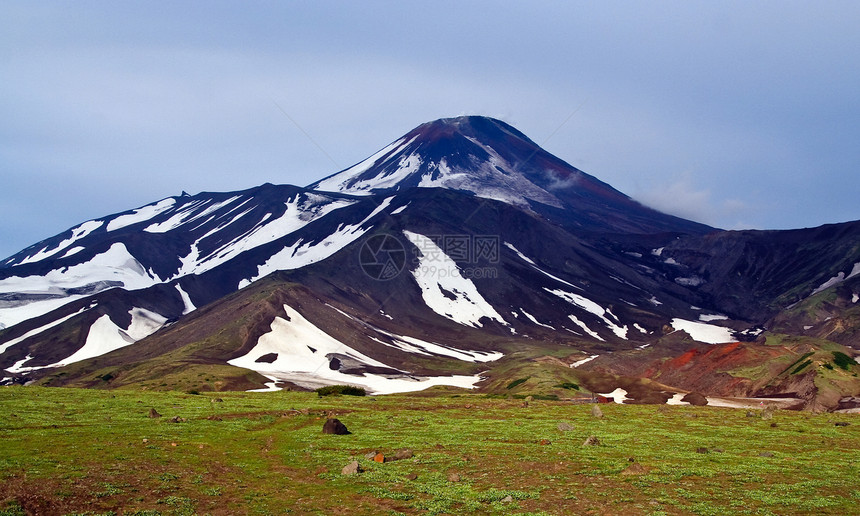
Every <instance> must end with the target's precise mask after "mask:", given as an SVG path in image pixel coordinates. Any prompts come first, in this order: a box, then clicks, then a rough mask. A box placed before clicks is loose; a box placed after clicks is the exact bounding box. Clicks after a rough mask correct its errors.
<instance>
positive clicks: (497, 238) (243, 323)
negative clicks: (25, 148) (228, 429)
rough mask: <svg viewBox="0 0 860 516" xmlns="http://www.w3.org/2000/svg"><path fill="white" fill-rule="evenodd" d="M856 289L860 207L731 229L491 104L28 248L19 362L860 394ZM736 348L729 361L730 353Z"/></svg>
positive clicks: (648, 393)
mask: <svg viewBox="0 0 860 516" xmlns="http://www.w3.org/2000/svg"><path fill="white" fill-rule="evenodd" d="M858 299H860V222H851V223H844V224H835V225H827V226H822V227H819V228H812V229H799V230H792V231H723V230H720V229H717V228H712V227H709V226H707V225H704V224H699V223H697V222H694V221H688V220H684V219H681V218H678V217H675V216H671V215H667V214H664V213H661V212H658V211H656V210H653V209H651V208H648V207H647V206H644V205H642V204H640V203H638V202H636V201H635V200H633V199H631V198H630V197H628V196H627V195H625V194H623V193H621V192H619V191H618V190H616V189H614V188H613V187H611V186H610V185H608V184H606V183H604V182H602V181H600V180H599V179H597V178H595V177H593V176H591V175H588V174H586V173H585V172H582V171H580V170H578V169H577V168H575V167H573V166H571V165H569V164H567V163H565V162H564V161H563V160H561V159H559V158H557V157H555V156H553V155H551V154H549V153H548V152H546V151H545V150H543V149H541V148H540V146H538V145H537V144H535V143H534V142H533V141H532V140H530V139H529V138H528V137H526V136H525V135H524V134H522V133H521V132H519V131H518V130H516V129H515V128H513V127H511V126H510V125H508V124H506V123H504V122H502V121H499V120H495V119H492V118H486V117H478V116H469V117H458V118H446V119H440V120H436V121H433V122H428V123H425V124H422V125H420V126H418V127H416V128H415V129H413V130H412V131H410V132H409V133H407V134H406V135H404V136H403V137H401V138H399V139H397V140H396V141H394V142H393V143H391V144H389V145H387V146H386V147H384V148H383V149H382V150H380V151H379V152H377V153H375V154H373V155H372V156H370V157H369V158H367V159H365V160H363V161H361V162H360V163H358V164H356V165H354V166H352V167H349V168H347V169H345V170H343V171H340V172H337V173H335V174H333V175H331V176H329V177H326V178H324V179H321V180H320V181H317V182H315V183H313V184H311V185H309V186H307V187H297V186H291V185H273V184H264V185H261V186H258V187H255V188H251V189H248V190H244V191H239V192H227V193H209V192H203V193H199V194H196V195H188V194H183V195H179V196H176V197H169V198H166V199H162V200H158V201H156V202H153V203H151V204H148V205H146V206H142V207H139V208H135V209H130V210H127V211H125V212H121V213H117V214H112V215H107V216H105V217H101V218H99V219H94V220H90V221H85V222H83V223H80V224H78V225H76V226H74V227H72V228H71V229H69V230H68V231H66V232H64V233H62V234H59V235H57V236H55V237H52V238H49V239H47V240H44V241H42V242H39V243H36V244H34V245H32V246H30V247H28V248H26V249H24V250H22V251H21V252H19V253H16V254H15V255H13V256H11V257H9V258H6V259H5V260H3V261H2V262H0V368H2V369H3V370H4V373H3V375H2V376H3V382H5V383H27V384H30V383H37V384H41V385H77V386H89V387H100V388H110V387H124V386H137V387H145V388H176V389H196V390H219V389H250V388H268V389H279V388H296V389H301V388H315V387H318V386H322V385H330V384H336V383H343V384H352V385H358V386H363V387H365V388H367V389H368V390H370V391H372V392H374V393H388V392H404V391H414V390H420V389H425V388H427V387H431V386H441V385H448V386H455V387H462V388H477V389H481V390H484V391H486V392H521V391H522V392H527V393H534V394H547V395H553V396H564V395H568V394H570V393H569V392H567V391H566V390H565V388H564V387H559V386H564V385H568V386H569V385H576V386H577V389H580V388H582V389H586V390H590V391H591V392H592V393H600V392H609V391H613V390H614V389H621V388H622V386H625V387H624V390H625V392H627V393H628V394H629V399H628V401H629V402H644V401H654V400H658V401H660V400H662V401H666V400H667V399H670V398H673V396H675V395H676V394H679V393H683V392H686V391H689V390H696V391H699V392H703V393H704V394H706V395H711V396H737V395H743V396H756V395H759V394H769V395H772V394H787V395H792V396H796V397H797V398H798V399H800V400H801V401H802V402H803V404H805V406H814V407H824V408H835V407H836V406H838V405H839V403H843V404H844V399H847V398H850V397H852V396H857V395H860V391H859V390H858V381H857V379H856V378H857V377H856V374H857V373H858V372H860V371H858V366H857V365H855V363H854V362H853V361H852V357H854V356H855V355H857V352H856V351H855V349H854V347H855V346H860V341H858V334H857V331H856V328H857V327H858V324H860V303H858ZM727 344H737V346H735V347H731V348H726V349H730V351H731V353H733V355H731V357H732V359H731V360H730V359H728V358H724V355H725V356H728V354H729V352H726V353H722V354H720V353H716V354H715V353H713V352H708V348H707V346H720V345H727ZM702 346H704V348H703V347H702ZM679 357H682V359H681V358H679ZM715 357H718V358H719V360H716V359H715ZM799 357H805V358H803V359H802V360H800V361H798V360H797V359H798V358H799ZM842 357H848V360H847V361H846V360H845V359H844V358H842ZM762 360H764V361H766V362H767V363H768V364H770V365H769V366H768V367H759V368H756V366H757V365H759V363H760V362H761V361H762ZM807 361H808V362H809V363H806V362H807ZM795 362H797V363H795ZM673 364H676V365H677V364H681V365H677V366H673ZM792 364H794V365H793V366H792ZM801 364H804V366H803V367H802V368H799V366H800V365H801ZM745 375H746V376H745ZM523 379H524V380H523ZM738 379H740V380H738ZM519 380H523V381H522V382H519ZM663 381H666V382H668V384H667V383H661V382H663ZM517 382H519V383H517ZM512 384H513V385H515V386H516V387H511V388H510V389H514V390H513V391H511V390H510V389H508V386H509V385H512ZM523 389H525V390H523Z"/></svg>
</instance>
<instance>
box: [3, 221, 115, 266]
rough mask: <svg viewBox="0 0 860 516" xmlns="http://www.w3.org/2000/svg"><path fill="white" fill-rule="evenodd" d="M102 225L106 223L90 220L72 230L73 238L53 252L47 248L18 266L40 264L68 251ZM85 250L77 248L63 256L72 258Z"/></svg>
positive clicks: (65, 241) (60, 244)
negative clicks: (39, 262)
mask: <svg viewBox="0 0 860 516" xmlns="http://www.w3.org/2000/svg"><path fill="white" fill-rule="evenodd" d="M102 224H104V222H103V221H101V220H90V221H87V222H84V223H83V224H81V225H80V226H78V227H76V228H74V229H72V230H71V231H72V236H70V237H69V238H67V239H66V240H63V241H62V242H60V243H59V244H58V245H57V247H55V248H53V249H51V250H48V247H45V248H44V249H42V250H41V251H39V252H37V253H36V254H34V255H32V256H28V257H26V258H24V259H23V260H21V261H20V262H18V263H17V264H16V265H23V264H25V263H34V262H38V261H40V260H44V259H45V258H50V257H51V256H54V255H56V254H58V253H59V252H60V251H63V250H65V249H68V248H69V246H71V245H72V244H74V243H75V242H77V241H78V240H80V239H82V238H84V237H85V236H87V235H89V234H90V233H92V232H93V231H95V230H97V229H98V228H100V227H102ZM83 249H84V248H83V247H75V248H73V249H70V250H69V251H68V252H67V253H66V254H65V255H63V258H65V257H66V256H71V255H73V254H75V253H76V252H78V251H81V250H83Z"/></svg>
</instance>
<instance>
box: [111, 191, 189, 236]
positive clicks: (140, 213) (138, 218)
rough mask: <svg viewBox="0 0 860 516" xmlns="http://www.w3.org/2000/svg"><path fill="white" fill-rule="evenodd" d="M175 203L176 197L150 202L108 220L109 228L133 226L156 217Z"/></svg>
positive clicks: (113, 229) (112, 229)
mask: <svg viewBox="0 0 860 516" xmlns="http://www.w3.org/2000/svg"><path fill="white" fill-rule="evenodd" d="M174 204H176V199H174V198H173V197H168V198H167V199H162V200H161V201H158V202H157V203H154V204H148V205H146V206H143V207H141V208H138V209H136V210H134V211H133V212H132V213H129V214H127V215H120V216H119V217H116V218H114V219H113V220H111V221H110V222H108V225H107V230H108V231H115V230H117V229H121V228H124V227H127V226H131V225H132V224H137V223H139V222H145V221H147V220H149V219H151V218H153V217H155V216H156V215H158V214H159V213H162V212H165V211H167V210H169V209H170V208H171V207H172V206H173V205H174Z"/></svg>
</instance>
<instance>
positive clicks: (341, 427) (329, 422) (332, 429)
mask: <svg viewBox="0 0 860 516" xmlns="http://www.w3.org/2000/svg"><path fill="white" fill-rule="evenodd" d="M322 432H323V433H324V434H332V435H349V434H351V433H352V432H350V431H349V430H347V429H346V425H345V424H343V423H341V422H340V419H336V418H328V419H326V422H325V424H324V425H323V429H322Z"/></svg>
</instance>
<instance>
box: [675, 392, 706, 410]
mask: <svg viewBox="0 0 860 516" xmlns="http://www.w3.org/2000/svg"><path fill="white" fill-rule="evenodd" d="M681 401H683V402H684V403H689V404H690V405H695V406H696V407H704V406H705V405H707V404H708V398H706V397H704V396H703V395H702V394H700V393H698V392H690V393H687V395H686V396H684V397H683V398H681Z"/></svg>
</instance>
